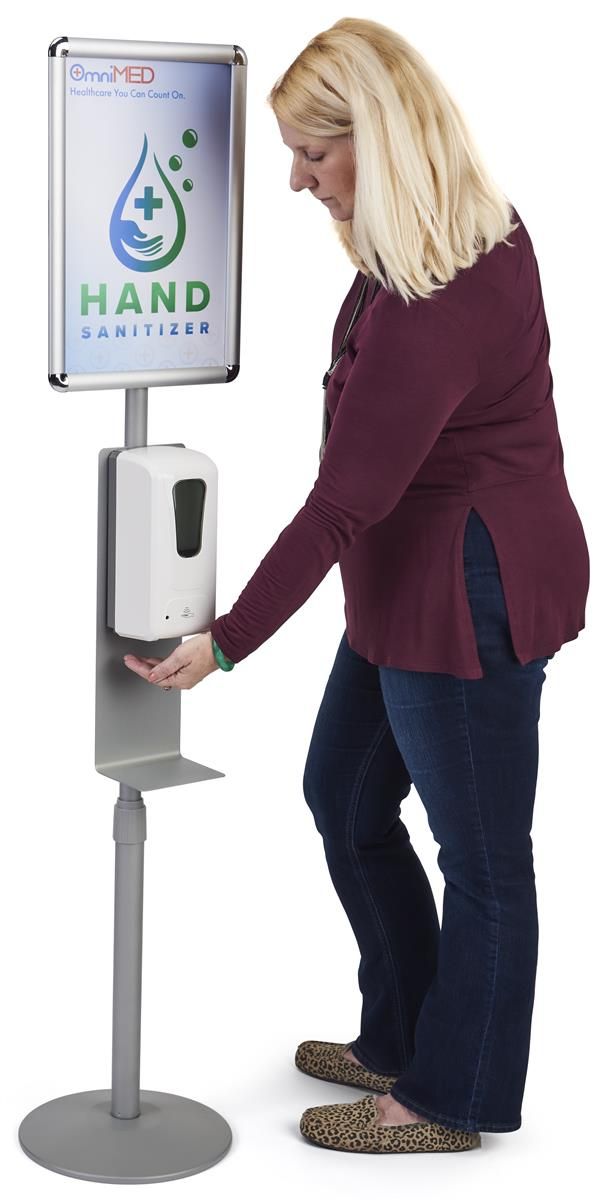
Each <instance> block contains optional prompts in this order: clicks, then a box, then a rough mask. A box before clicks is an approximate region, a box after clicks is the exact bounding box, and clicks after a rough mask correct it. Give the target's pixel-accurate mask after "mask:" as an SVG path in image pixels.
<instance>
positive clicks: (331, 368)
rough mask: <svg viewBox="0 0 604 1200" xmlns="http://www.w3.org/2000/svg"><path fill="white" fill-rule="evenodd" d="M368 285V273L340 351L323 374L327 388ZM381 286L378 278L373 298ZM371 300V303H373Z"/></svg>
mask: <svg viewBox="0 0 604 1200" xmlns="http://www.w3.org/2000/svg"><path fill="white" fill-rule="evenodd" d="M368 286H369V276H368V275H366V276H365V278H364V280H363V284H362V287H361V290H360V292H359V295H358V298H357V302H356V304H355V306H354V312H353V314H352V316H351V318H350V321H349V323H348V329H347V330H346V333H345V334H344V337H343V339H342V344H341V346H340V349H339V350H338V353H337V354H336V356H335V358H334V359H333V362H332V364H331V366H330V367H328V369H327V371H326V372H325V375H324V376H323V387H324V388H326V387H327V384H328V383H329V379H330V376H331V375H332V374H333V372H334V371H335V369H336V367H337V365H338V363H339V361H340V359H341V357H342V355H343V353H344V351H345V349H346V344H347V342H348V335H349V334H350V330H351V329H352V327H353V325H354V323H355V321H356V319H357V317H358V315H359V312H360V310H361V308H362V307H363V301H364V300H365V296H366V295H367V288H368ZM379 286H380V281H379V279H377V280H376V284H375V287H374V289H373V295H372V297H371V300H373V298H374V296H375V294H376V292H377V290H378V288H379ZM371 300H370V301H369V303H371Z"/></svg>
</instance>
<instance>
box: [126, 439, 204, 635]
mask: <svg viewBox="0 0 604 1200" xmlns="http://www.w3.org/2000/svg"><path fill="white" fill-rule="evenodd" d="M108 468H109V481H108V483H109V528H108V538H107V546H108V571H107V577H108V579H107V624H108V625H109V627H110V628H111V629H114V630H115V632H116V633H117V634H119V635H120V636H122V637H128V638H140V639H141V640H142V641H146V642H154V641H156V640H157V639H158V638H170V637H181V636H183V635H186V634H191V633H200V632H201V631H203V630H205V629H207V628H208V626H209V625H210V624H211V623H212V621H213V620H214V617H215V616H216V544H217V514H218V498H217V482H218V471H217V468H216V465H215V463H214V462H212V459H211V458H208V456H207V455H206V454H202V453H200V452H199V451H197V450H189V449H187V448H186V447H185V446H137V447H135V448H133V449H124V450H115V451H113V452H112V453H111V455H110V456H109V459H108Z"/></svg>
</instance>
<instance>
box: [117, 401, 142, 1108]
mask: <svg viewBox="0 0 604 1200" xmlns="http://www.w3.org/2000/svg"><path fill="white" fill-rule="evenodd" d="M147 405H148V391H147V388H128V389H127V390H126V409H125V435H124V445H125V446H126V447H129V446H146V445H147ZM146 836H147V813H146V809H145V804H144V801H143V798H142V795H141V793H140V792H139V791H138V790H137V789H136V788H131V787H128V786H127V785H126V784H123V783H121V784H120V790H119V798H118V800H117V802H116V805H115V808H114V811H113V837H114V840H115V902H114V933H113V1049H112V1070H111V1115H112V1116H113V1117H123V1118H125V1119H130V1118H132V1117H139V1116H140V1059H141V992H142V964H143V875H144V854H145V839H146Z"/></svg>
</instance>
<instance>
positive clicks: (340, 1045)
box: [294, 1041, 398, 1093]
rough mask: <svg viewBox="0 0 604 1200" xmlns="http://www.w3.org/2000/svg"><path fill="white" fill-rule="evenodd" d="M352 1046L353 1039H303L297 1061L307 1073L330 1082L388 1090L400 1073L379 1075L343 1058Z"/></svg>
mask: <svg viewBox="0 0 604 1200" xmlns="http://www.w3.org/2000/svg"><path fill="white" fill-rule="evenodd" d="M351 1045H352V1042H317V1041H308V1042H301V1043H300V1045H299V1046H298V1049H297V1050H296V1056H295V1059H294V1062H295V1064H296V1066H297V1067H298V1068H299V1070H300V1071H304V1074H305V1075H312V1076H313V1077H314V1078H315V1079H324V1080H326V1082H327V1083H345V1084H348V1085H349V1086H350V1087H358V1088H362V1089H363V1091H365V1092H366V1091H367V1088H371V1089H372V1090H373V1091H374V1092H384V1093H386V1092H389V1091H390V1088H391V1087H392V1085H393V1083H396V1080H397V1078H398V1076H396V1075H378V1074H377V1073H376V1072H375V1071H369V1070H368V1069H367V1067H361V1066H359V1065H358V1064H357V1063H353V1062H350V1060H349V1059H348V1058H342V1054H343V1052H344V1050H347V1049H348V1047H349V1046H351Z"/></svg>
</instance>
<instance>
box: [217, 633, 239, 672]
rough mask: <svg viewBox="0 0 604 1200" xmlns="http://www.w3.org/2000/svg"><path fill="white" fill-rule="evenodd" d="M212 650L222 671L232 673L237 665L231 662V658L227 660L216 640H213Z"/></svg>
mask: <svg viewBox="0 0 604 1200" xmlns="http://www.w3.org/2000/svg"><path fill="white" fill-rule="evenodd" d="M212 650H213V651H214V658H215V659H216V662H217V663H218V666H219V667H220V669H221V671H232V670H233V667H234V666H235V663H234V662H231V660H230V658H227V657H226V655H224V654H223V653H222V650H221V649H220V646H219V645H218V642H216V641H215V640H214V638H212Z"/></svg>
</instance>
